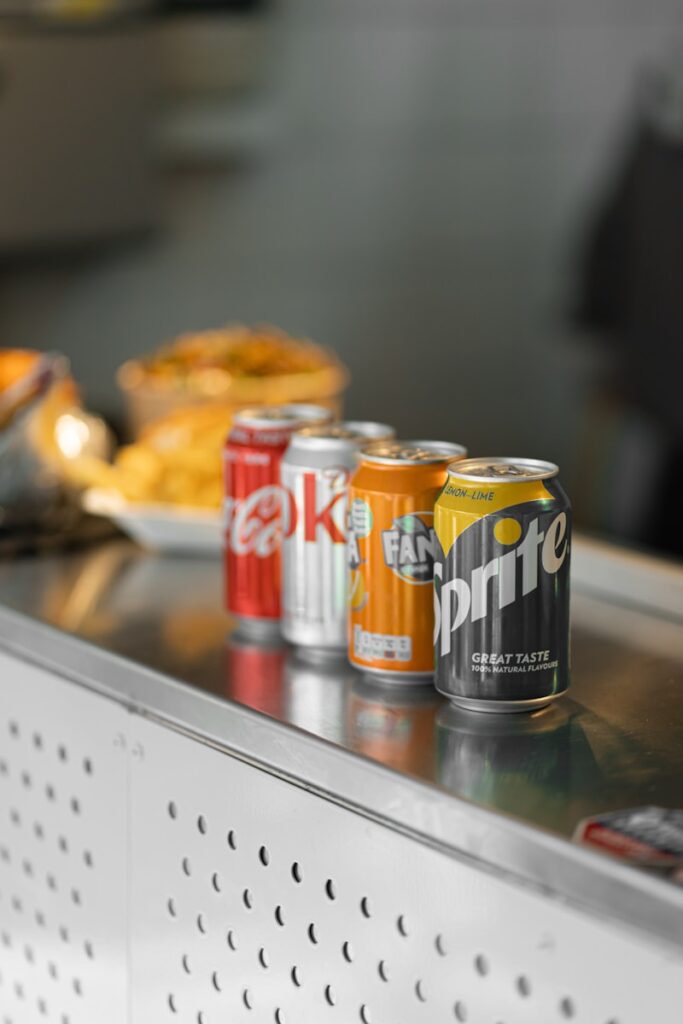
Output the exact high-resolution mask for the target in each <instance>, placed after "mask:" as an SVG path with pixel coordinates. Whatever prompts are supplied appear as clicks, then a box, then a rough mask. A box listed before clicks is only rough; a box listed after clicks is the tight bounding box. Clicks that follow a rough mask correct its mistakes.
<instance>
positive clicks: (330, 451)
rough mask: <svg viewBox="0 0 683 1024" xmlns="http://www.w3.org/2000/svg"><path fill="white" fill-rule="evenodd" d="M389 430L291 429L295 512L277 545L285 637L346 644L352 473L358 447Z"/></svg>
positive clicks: (349, 425)
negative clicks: (348, 529)
mask: <svg viewBox="0 0 683 1024" xmlns="http://www.w3.org/2000/svg"><path fill="white" fill-rule="evenodd" d="M393 436H394V431H393V430H392V428H391V427H388V426H387V425H386V424H385V423H364V422H356V421H348V422H345V423H332V424H329V425H323V426H320V427H305V428H304V429H303V430H299V431H297V432H296V433H295V434H293V435H292V439H291V441H290V444H289V447H288V449H287V451H286V453H285V456H284V458H283V460H282V466H281V481H282V486H283V488H284V489H285V491H286V492H287V495H288V500H289V502H290V505H291V509H292V514H293V523H292V525H291V528H290V530H289V531H288V532H287V534H286V536H285V538H284V540H283V545H282V632H283V635H284V636H285V637H286V638H287V640H289V641H290V643H293V644H298V645H300V646H304V647H311V648H317V649H318V650H320V651H329V652H330V653H331V654H335V653H336V654H338V653H339V652H343V651H345V650H346V643H347V600H346V586H347V575H348V571H347V567H346V519H347V495H348V484H349V477H350V476H351V473H352V471H353V470H354V469H355V467H356V465H357V462H358V450H359V449H360V448H361V446H362V445H364V444H367V443H368V442H369V441H370V440H373V439H379V438H391V437H393Z"/></svg>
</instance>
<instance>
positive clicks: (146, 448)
mask: <svg viewBox="0 0 683 1024" xmlns="http://www.w3.org/2000/svg"><path fill="white" fill-rule="evenodd" d="M119 381H120V383H121V386H122V387H123V388H124V390H125V391H126V392H127V394H128V396H129V399H130V411H131V420H132V423H133V424H134V425H135V426H136V427H137V428H138V433H137V437H136V440H135V441H134V442H133V443H132V444H128V445H124V446H122V447H121V448H120V449H119V451H118V452H117V454H116V458H115V460H114V462H113V464H110V463H107V462H100V463H96V462H92V461H89V462H87V463H85V462H82V463H81V470H82V475H81V483H82V484H83V485H84V486H88V487H94V488H97V489H98V490H103V491H108V492H113V493H114V495H115V496H116V497H117V498H118V499H123V501H125V502H132V503H136V504H145V505H172V506H176V507H178V506H184V507H187V508H192V509H215V510H218V509H219V508H220V504H221V500H222V493H223V485H222V462H221V459H222V454H221V453H222V446H223V442H224V440H225V438H226V436H227V434H228V431H229V429H230V425H231V423H232V417H233V414H234V412H235V410H236V409H237V408H243V407H244V406H247V405H264V404H265V405H270V404H275V403H282V402H293V401H299V402H300V401H315V402H318V403H320V404H322V405H324V406H326V407H328V408H332V409H334V410H338V409H339V408H340V406H341V401H342V393H343V391H344V389H345V388H346V386H347V384H348V381H349V375H348V372H347V370H346V368H345V367H344V366H343V365H342V364H341V363H340V362H339V361H338V360H337V358H336V356H334V355H333V354H332V353H330V352H328V351H326V350H325V349H323V348H321V347H320V346H319V345H315V344H314V343H313V342H311V341H306V340H302V339H298V338H290V337H288V336H287V335H286V334H284V333H282V332H280V331H277V330H275V328H260V329H250V328H246V327H230V328H225V329H223V330H216V331H206V332H203V333H200V334H188V335H183V336H182V337H180V338H178V339H176V340H175V341H173V342H171V343H170V344H168V345H165V346H163V347H162V348H160V349H158V350H157V351H156V352H154V353H152V354H151V355H149V356H146V357H144V358H142V359H139V360H134V361H131V362H128V363H126V364H125V365H124V366H123V367H122V368H121V370H120V373H119ZM162 411H163V415H160V416H155V414H158V413H160V412H162Z"/></svg>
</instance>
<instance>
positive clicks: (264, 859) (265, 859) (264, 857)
mask: <svg viewBox="0 0 683 1024" xmlns="http://www.w3.org/2000/svg"><path fill="white" fill-rule="evenodd" d="M258 859H259V860H260V861H261V863H262V864H263V866H264V868H267V867H268V865H269V864H270V854H269V853H268V849H267V847H265V846H262V847H261V848H260V850H259V852H258Z"/></svg>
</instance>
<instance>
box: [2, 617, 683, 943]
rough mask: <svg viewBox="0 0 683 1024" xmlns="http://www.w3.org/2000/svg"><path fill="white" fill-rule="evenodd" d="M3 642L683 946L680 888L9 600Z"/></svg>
mask: <svg viewBox="0 0 683 1024" xmlns="http://www.w3.org/2000/svg"><path fill="white" fill-rule="evenodd" d="M0 647H2V648H4V649H5V650H6V651H7V652H8V653H10V654H13V655H14V656H15V657H18V658H20V659H21V660H23V661H26V662H28V663H30V664H33V665H35V666H36V667H39V668H43V669H45V670H48V671H52V672H54V673H55V674H57V675H58V676H60V677H61V678H63V679H65V680H66V681H67V682H72V683H75V684H77V685H79V686H81V687H83V688H84V689H87V690H89V691H90V692H92V693H94V694H97V695H99V696H102V697H105V698H107V699H110V700H112V701H114V702H116V703H118V704H122V705H123V706H124V707H126V708H127V709H128V710H129V711H130V712H132V713H136V714H139V715H141V716H144V717H145V718H147V719H149V720H151V721H155V722H156V723H158V724H160V725H162V726H164V725H165V726H169V727H171V728H173V729H174V730H175V731H178V732H181V733H183V734H185V735H187V736H188V737H190V738H192V739H195V740H198V741H200V742H204V743H206V744H208V745H210V746H211V747H213V748H215V749H217V750H219V751H222V752H224V753H226V754H228V755H230V756H233V757H237V758H238V759H240V760H243V761H246V762H248V763H250V764H253V765H254V766H256V767H258V768H259V769H261V770H263V771H266V772H268V773H270V774H273V775H276V776H278V777H281V778H283V779H285V780H287V781H288V782H291V783H294V784H296V785H298V786H301V787H302V788H304V789H306V790H308V791H310V792H312V793H315V794H316V795H319V796H320V797H322V798H324V799H328V800H331V801H333V802H335V803H338V804H341V805H342V806H346V807H349V808H352V809H353V810H354V811H355V812H356V813H362V814H363V815H364V816H367V817H369V818H371V819H373V820H377V821H379V822H381V823H382V824H383V825H385V826H387V827H390V828H393V829H395V830H397V831H400V832H402V833H404V834H407V835H409V836H410V837H411V838H413V839H416V840H417V841H421V842H426V843H428V844H429V845H430V846H434V847H436V848H438V849H439V850H440V851H442V852H446V853H448V854H449V855H452V856H454V857H456V858H458V859H462V860H466V861H468V862H470V863H471V862H475V863H476V864H477V866H478V867H480V868H483V869H485V870H487V871H489V872H492V873H494V874H498V875H501V876H505V877H506V878H507V879H509V880H512V881H515V882H516V883H517V884H519V885H521V886H524V887H526V888H529V889H533V890H535V891H537V892H539V893H541V894H543V895H545V896H546V897H552V898H554V899H558V900H560V901H562V902H565V903H566V904H567V905H569V906H571V907H573V908H574V909H577V910H579V911H581V912H584V913H588V914H589V915H590V916H592V917H594V918H596V919H598V920H603V921H605V922H606V923H612V924H614V923H618V924H622V925H626V926H628V928H629V930H630V931H631V932H632V933H634V934H635V936H636V937H640V938H641V939H642V938H643V933H647V936H648V937H649V938H654V939H658V940H660V941H661V942H664V943H666V945H667V946H668V948H669V949H670V950H671V946H673V947H675V949H674V950H671V951H672V952H675V953H677V954H678V955H679V956H680V955H681V954H682V953H683V913H682V912H683V891H679V890H678V889H677V888H676V887H675V886H673V885H665V884H663V883H662V882H660V881H658V880H657V879H655V878H653V877H651V876H649V875H647V874H645V873H643V872H639V871H636V870H634V869H633V868H630V867H628V866H625V865H622V864H619V863H618V862H617V861H615V860H613V859H612V858H610V857H608V856H606V855H602V854H600V853H596V852H593V851H590V850H587V849H585V848H582V847H580V846H578V845H576V844H574V843H572V842H570V841H569V840H567V839H564V838H563V837H561V836H555V835H553V834H552V833H550V832H547V831H545V830H543V829H542V828H540V827H535V826H531V825H527V824H526V823H524V822H520V821H517V820H516V819H514V818H512V817H508V816H507V815H504V814H502V813H499V812H496V811H493V810H490V809H488V808H485V807H479V806H477V805H476V804H472V803H469V802H467V801H465V800H463V799H461V798H459V797H457V796H456V795H454V794H453V793H450V792H449V791H448V790H446V789H441V788H439V787H437V786H435V785H430V784H426V783H423V782H421V781H420V780H418V779H413V778H409V777H402V776H400V775H399V774H397V773H396V772H394V771H392V770H391V769H389V768H386V767H385V766H384V765H381V764H379V763H376V762H373V761H371V760H369V759H367V758H365V757H363V756H362V755H360V754H353V753H351V752H349V751H346V750H343V749H341V748H339V747H337V746H335V745H334V744H332V743H329V742H328V741H326V740H324V739H322V738H320V737H316V736H314V735H311V734H308V733H306V732H303V731H302V730H300V729H298V728H296V727H294V726H290V725H286V724H283V723H281V722H279V721H278V720H277V719H273V718H269V717H267V716H265V715H262V714H260V713H259V712H256V711H253V710H252V709H250V708H247V707H245V706H243V705H239V704H235V703H232V702H230V701H228V700H226V699H225V698H221V697H218V696H214V695H212V694H210V693H205V692H202V691H200V690H197V689H194V688H193V687H192V686H191V685H190V684H187V683H183V682H181V681H179V680H177V679H174V678H173V677H170V676H166V675H163V674H162V673H159V672H156V671H154V670H152V669H149V668H146V667H144V666H142V665H139V664H138V663H136V662H133V661H129V660H127V659H126V658H124V657H122V656H121V655H118V654H114V653H112V652H110V651H105V650H102V649H101V648H98V647H96V646H94V645H92V644H90V643H88V642H87V641H84V640H82V639H80V638H78V637H74V636H72V635H70V634H68V633H63V632H61V631H60V630H58V629H55V628H54V627H52V626H49V625H46V624H44V623H38V622H36V621H35V620H33V619H31V618H30V617H28V616H26V615H23V614H21V613H18V612H14V611H10V610H9V609H7V608H4V607H2V606H0ZM164 698H165V699H164ZM236 724H237V726H238V727H237V728H235V725H236Z"/></svg>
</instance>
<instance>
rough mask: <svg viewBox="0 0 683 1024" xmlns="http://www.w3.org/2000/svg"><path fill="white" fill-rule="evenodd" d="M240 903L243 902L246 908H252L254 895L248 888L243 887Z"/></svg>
mask: <svg viewBox="0 0 683 1024" xmlns="http://www.w3.org/2000/svg"><path fill="white" fill-rule="evenodd" d="M242 903H244V905H245V907H246V908H247V910H252V909H253V906H254V897H253V896H252V894H251V890H250V889H245V890H244V892H243V893H242Z"/></svg>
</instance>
